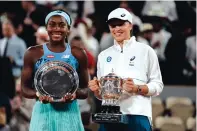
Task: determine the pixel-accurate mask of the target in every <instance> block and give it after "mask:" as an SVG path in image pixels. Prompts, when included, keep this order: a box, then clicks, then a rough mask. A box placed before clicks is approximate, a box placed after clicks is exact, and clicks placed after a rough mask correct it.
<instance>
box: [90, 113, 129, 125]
mask: <svg viewBox="0 0 197 131" xmlns="http://www.w3.org/2000/svg"><path fill="white" fill-rule="evenodd" d="M92 121H93V122H95V123H100V124H101V123H122V124H127V123H128V118H127V116H126V115H123V114H114V113H113V114H112V113H94V114H92Z"/></svg>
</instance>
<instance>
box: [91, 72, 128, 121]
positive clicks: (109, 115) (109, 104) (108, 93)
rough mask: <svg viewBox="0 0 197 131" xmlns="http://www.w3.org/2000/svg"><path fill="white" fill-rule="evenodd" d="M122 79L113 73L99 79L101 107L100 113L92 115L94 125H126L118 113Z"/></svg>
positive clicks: (119, 112)
mask: <svg viewBox="0 0 197 131" xmlns="http://www.w3.org/2000/svg"><path fill="white" fill-rule="evenodd" d="M122 83H123V79H122V78H121V77H119V76H117V75H116V74H115V73H113V72H112V73H109V74H108V75H106V76H103V77H101V78H100V82H99V84H100V87H101V98H102V105H101V109H100V112H97V113H94V114H92V120H93V121H94V122H96V123H123V124H126V123H127V118H126V116H125V115H123V114H122V113H121V111H120V106H119V100H120V97H121V95H122V93H123V89H122Z"/></svg>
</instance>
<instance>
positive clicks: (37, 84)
mask: <svg viewBox="0 0 197 131" xmlns="http://www.w3.org/2000/svg"><path fill="white" fill-rule="evenodd" d="M58 64H59V65H63V66H65V68H64V67H62V66H58ZM47 65H48V66H47ZM53 69H60V70H63V71H64V72H66V73H68V77H69V78H70V79H71V77H73V78H75V79H74V82H73V80H72V81H71V85H72V87H74V86H75V88H73V89H70V90H69V91H68V92H67V93H71V94H74V93H75V92H76V90H77V89H78V88H79V76H78V73H77V72H76V70H75V69H73V67H72V66H71V65H70V64H69V63H66V62H63V61H58V60H56V61H49V62H46V63H44V64H43V65H42V66H41V67H39V68H38V70H37V71H36V73H35V75H34V86H35V89H36V91H38V92H39V93H40V94H41V95H49V96H51V97H54V98H56V97H58V98H59V96H55V95H54V94H50V93H49V92H47V91H46V90H45V89H44V88H43V85H42V84H41V83H42V79H43V76H44V75H45V74H46V73H47V72H49V71H51V70H53ZM69 71H70V72H72V73H70V72H69ZM69 74H71V75H69ZM38 78H39V80H38ZM74 83H75V85H74ZM65 95H66V94H65ZM62 97H63V96H62Z"/></svg>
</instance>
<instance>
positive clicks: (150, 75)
mask: <svg viewBox="0 0 197 131" xmlns="http://www.w3.org/2000/svg"><path fill="white" fill-rule="evenodd" d="M97 68H98V69H97V77H98V79H100V78H101V77H102V76H105V75H107V74H109V73H111V72H112V70H113V72H114V73H115V74H116V75H118V76H120V77H121V78H123V79H124V78H132V79H133V81H134V83H135V84H137V85H145V84H146V85H147V86H148V89H149V93H148V95H149V96H143V95H138V94H130V93H123V95H122V97H121V99H120V109H121V112H122V113H123V114H134V115H144V116H147V117H149V118H150V119H151V120H152V105H151V96H157V95H159V94H160V93H161V92H162V90H163V82H162V77H161V72H160V67H159V63H158V58H157V55H156V53H155V51H154V50H153V49H152V48H151V47H150V46H148V45H146V44H143V43H140V42H137V41H136V39H135V37H134V36H133V37H131V38H130V40H127V41H124V44H123V49H121V47H120V45H119V44H118V43H117V42H116V41H114V45H113V46H111V47H109V48H108V49H106V50H104V51H102V52H101V53H100V54H99V56H98V62H97Z"/></svg>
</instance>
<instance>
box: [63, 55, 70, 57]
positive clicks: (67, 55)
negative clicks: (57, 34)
mask: <svg viewBox="0 0 197 131" xmlns="http://www.w3.org/2000/svg"><path fill="white" fill-rule="evenodd" d="M69 57H70V55H63V56H62V57H61V58H69Z"/></svg>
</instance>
